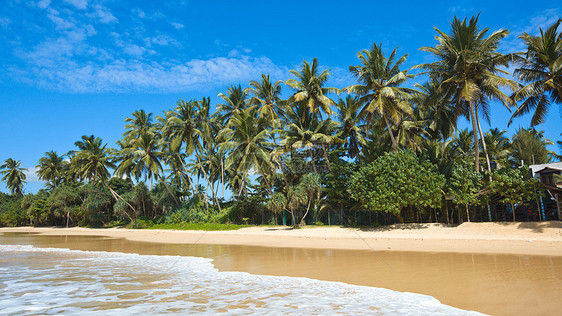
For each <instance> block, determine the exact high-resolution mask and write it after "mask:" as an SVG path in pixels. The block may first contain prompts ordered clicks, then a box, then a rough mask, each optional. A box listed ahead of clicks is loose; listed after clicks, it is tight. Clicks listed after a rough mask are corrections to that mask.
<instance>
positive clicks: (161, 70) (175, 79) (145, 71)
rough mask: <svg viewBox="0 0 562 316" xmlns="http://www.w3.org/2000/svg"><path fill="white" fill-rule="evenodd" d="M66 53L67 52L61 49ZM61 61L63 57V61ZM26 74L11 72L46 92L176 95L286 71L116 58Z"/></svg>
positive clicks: (251, 64) (235, 62)
mask: <svg viewBox="0 0 562 316" xmlns="http://www.w3.org/2000/svg"><path fill="white" fill-rule="evenodd" d="M65 49H66V50H67V51H68V50H69V49H70V48H68V47H66V48H65ZM63 59H64V58H63ZM29 71H31V75H32V77H29V74H30V73H29V72H21V71H20V72H14V73H16V74H18V75H20V76H22V77H20V80H21V81H24V82H34V83H35V84H39V85H40V86H42V87H44V88H48V89H55V90H60V91H66V92H74V93H96V92H124V91H145V92H179V91H193V90H197V89H201V88H206V87H209V86H217V85H224V84H229V83H237V82H247V81H249V80H252V79H255V78H258V77H259V75H260V74H262V73H265V74H271V76H272V77H273V78H275V79H276V80H277V79H284V76H286V73H287V69H286V68H285V67H279V66H277V65H275V64H274V63H273V62H272V61H271V60H270V59H269V58H267V57H250V56H240V57H236V58H229V57H216V58H211V59H207V60H203V59H193V60H190V61H188V62H187V63H183V64H179V63H178V64H176V63H171V62H167V63H161V64H159V63H156V62H142V61H140V60H129V59H117V60H113V61H112V62H110V63H107V64H96V63H94V62H88V63H86V64H79V63H76V62H73V61H70V60H67V62H66V63H65V64H62V63H58V64H56V65H53V64H46V65H44V64H37V65H36V66H34V67H32V68H31V69H30V70H29Z"/></svg>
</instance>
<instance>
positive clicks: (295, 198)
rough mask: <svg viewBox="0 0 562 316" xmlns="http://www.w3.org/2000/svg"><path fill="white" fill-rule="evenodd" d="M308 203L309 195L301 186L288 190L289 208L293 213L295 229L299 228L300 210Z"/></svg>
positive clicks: (290, 187)
mask: <svg viewBox="0 0 562 316" xmlns="http://www.w3.org/2000/svg"><path fill="white" fill-rule="evenodd" d="M306 202H307V195H306V192H305V191H304V188H303V187H302V186H299V185H291V186H289V187H288V188H287V207H288V211H289V213H291V219H292V222H293V228H299V222H297V220H298V215H297V214H298V213H299V208H300V207H301V206H302V205H304V204H305V203H306Z"/></svg>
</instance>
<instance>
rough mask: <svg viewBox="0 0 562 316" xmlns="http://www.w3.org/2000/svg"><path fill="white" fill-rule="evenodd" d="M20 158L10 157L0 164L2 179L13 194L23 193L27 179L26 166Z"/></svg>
mask: <svg viewBox="0 0 562 316" xmlns="http://www.w3.org/2000/svg"><path fill="white" fill-rule="evenodd" d="M20 166H21V161H20V160H14V159H12V158H8V159H6V160H5V161H4V164H2V165H1V166H0V174H1V175H3V177H2V181H3V182H4V183H6V187H7V188H8V189H9V190H10V193H12V194H13V195H23V185H24V184H25V183H26V181H25V178H26V176H25V173H24V171H27V169H26V168H22V167H20Z"/></svg>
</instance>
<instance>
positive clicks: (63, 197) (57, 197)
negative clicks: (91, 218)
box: [47, 185, 82, 227]
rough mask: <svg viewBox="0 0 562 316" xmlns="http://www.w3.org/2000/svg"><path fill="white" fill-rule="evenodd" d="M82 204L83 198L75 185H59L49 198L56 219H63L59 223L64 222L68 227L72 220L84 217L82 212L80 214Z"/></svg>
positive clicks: (48, 203) (49, 205)
mask: <svg viewBox="0 0 562 316" xmlns="http://www.w3.org/2000/svg"><path fill="white" fill-rule="evenodd" d="M81 204H82V200H81V199H80V195H79V193H78V188H77V187H76V186H74V185H63V186H60V187H57V188H55V189H54V190H53V192H51V194H50V195H49V197H48V198H47V206H48V207H49V208H50V211H51V213H52V214H53V216H54V217H55V218H56V219H58V220H61V222H59V224H62V223H64V225H66V227H68V225H69V224H70V221H71V220H72V221H74V220H76V222H78V221H80V220H81V219H82V218H81V217H82V216H81V215H82V214H80V205H81ZM75 217H78V218H75ZM65 219H66V220H65Z"/></svg>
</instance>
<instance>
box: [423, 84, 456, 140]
mask: <svg viewBox="0 0 562 316" xmlns="http://www.w3.org/2000/svg"><path fill="white" fill-rule="evenodd" d="M415 87H416V88H417V89H418V92H417V93H416V94H415V95H414V100H413V101H414V103H415V104H416V107H417V110H419V111H420V112H421V113H422V114H421V116H422V117H423V121H424V125H425V130H426V131H427V132H428V133H429V136H430V138H431V139H442V140H445V139H449V137H451V135H452V134H453V133H454V132H455V131H456V126H457V118H458V116H457V115H455V113H454V106H453V105H452V103H451V98H450V95H447V93H444V91H440V90H439V82H437V81H435V80H430V81H428V82H426V83H424V84H416V85H415Z"/></svg>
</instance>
